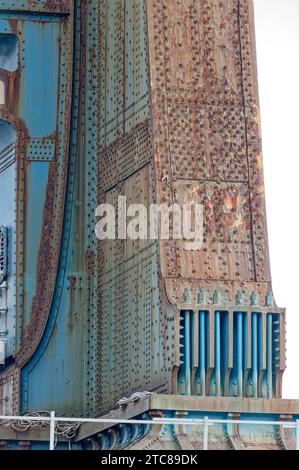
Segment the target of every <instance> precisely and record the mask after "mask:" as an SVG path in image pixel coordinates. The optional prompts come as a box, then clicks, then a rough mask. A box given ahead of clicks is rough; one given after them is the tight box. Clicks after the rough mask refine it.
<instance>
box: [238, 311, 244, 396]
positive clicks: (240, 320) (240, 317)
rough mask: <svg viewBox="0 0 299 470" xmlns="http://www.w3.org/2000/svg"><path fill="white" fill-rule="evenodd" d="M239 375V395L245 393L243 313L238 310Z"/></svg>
mask: <svg viewBox="0 0 299 470" xmlns="http://www.w3.org/2000/svg"><path fill="white" fill-rule="evenodd" d="M237 377H238V395H239V396H240V397H241V396H242V395H243V313H242V312H237Z"/></svg>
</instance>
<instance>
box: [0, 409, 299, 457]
mask: <svg viewBox="0 0 299 470" xmlns="http://www.w3.org/2000/svg"><path fill="white" fill-rule="evenodd" d="M19 420H21V421H23V420H26V421H28V422H31V421H32V422H33V423H34V422H36V421H38V422H44V423H49V425H50V433H49V449H50V450H54V449H55V429H56V424H58V423H70V424H71V423H80V424H83V423H92V424H96V423H98V424H111V425H117V424H143V425H151V426H153V425H157V424H161V425H166V424H168V425H186V426H203V450H208V448H209V445H208V443H209V427H210V426H214V425H217V424H248V425H250V424H251V425H257V426H258V425H264V426H267V425H269V426H281V427H282V428H288V429H295V430H296V450H299V419H297V420H295V421H289V422H286V421H266V420H260V421H258V420H245V419H244V420H243V419H242V420H238V419H216V418H209V417H208V416H205V417H204V418H200V419H197V418H196V419H185V418H184V419H180V418H153V419H151V420H146V419H113V418H61V417H56V414H55V412H54V411H51V413H50V416H26V415H25V416H0V422H1V421H19Z"/></svg>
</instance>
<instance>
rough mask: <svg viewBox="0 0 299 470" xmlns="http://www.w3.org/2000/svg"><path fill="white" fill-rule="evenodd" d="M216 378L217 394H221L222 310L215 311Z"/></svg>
mask: <svg viewBox="0 0 299 470" xmlns="http://www.w3.org/2000/svg"><path fill="white" fill-rule="evenodd" d="M215 379H216V395H217V396H221V350H220V312H215Z"/></svg>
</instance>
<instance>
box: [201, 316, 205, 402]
mask: <svg viewBox="0 0 299 470" xmlns="http://www.w3.org/2000/svg"><path fill="white" fill-rule="evenodd" d="M199 322H200V324H199V334H200V340H199V351H200V357H199V368H200V385H201V395H202V396H205V394H206V321H205V312H199Z"/></svg>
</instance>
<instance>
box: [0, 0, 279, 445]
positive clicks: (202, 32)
mask: <svg viewBox="0 0 299 470" xmlns="http://www.w3.org/2000/svg"><path fill="white" fill-rule="evenodd" d="M7 34H9V35H10V36H14V37H15V38H17V44H18V47H17V49H16V48H15V49H14V52H15V51H16V50H17V61H18V66H17V68H16V70H14V69H13V67H12V66H10V67H8V68H6V69H5V67H4V68H2V69H0V81H1V82H2V85H1V87H2V89H3V87H4V91H5V93H4V104H1V105H0V118H1V120H2V121H3V122H5V123H6V124H9V125H11V126H12V129H14V132H15V137H14V139H13V141H12V142H6V143H5V144H4V143H3V145H4V146H5V145H6V144H9V145H10V146H11V147H9V148H10V149H12V148H13V149H15V150H14V152H15V154H12V155H11V154H10V155H9V158H8V160H7V159H6V156H5V158H4V157H3V158H2V157H1V155H2V154H1V155H0V158H1V160H0V165H1V166H0V177H1V180H0V181H1V183H2V182H3V181H5V182H6V184H8V181H9V184H11V182H12V181H16V182H17V184H16V188H15V192H14V195H13V198H10V199H7V201H6V202H5V203H6V205H7V211H6V212H7V213H8V212H9V214H12V215H10V219H9V220H8V221H7V220H6V219H5V221H4V222H3V224H4V225H9V227H10V233H11V236H12V238H10V245H9V246H10V254H9V256H10V258H9V264H10V266H11V269H10V273H9V276H10V277H9V279H10V281H9V282H8V285H7V286H5V295H6V294H7V299H8V305H7V306H5V309H4V310H5V315H6V317H7V318H9V322H8V328H6V329H5V331H6V330H7V332H8V333H5V334H6V335H7V338H8V340H9V343H7V347H6V345H5V348H6V358H5V361H4V363H3V364H2V365H1V371H0V391H1V392H0V393H1V395H0V396H2V397H3V399H2V400H1V401H0V409H2V410H3V411H4V412H10V413H12V412H14V413H16V412H17V411H18V410H20V411H21V412H25V411H28V410H34V409H55V410H56V411H57V412H58V413H61V414H68V415H70V416H82V415H84V416H88V415H91V416H98V415H101V414H103V413H106V412H108V411H110V410H111V409H112V408H113V407H114V406H115V402H116V401H117V400H118V399H120V398H122V397H123V396H129V395H130V394H132V393H133V392H136V391H140V390H151V391H153V390H154V391H158V392H163V393H171V392H172V393H179V394H185V395H186V394H187V395H188V394H192V395H197V396H198V395H202V396H204V395H211V396H217V399H218V397H219V399H220V397H230V396H237V397H239V398H240V401H238V403H240V406H241V404H242V403H243V402H242V400H241V397H255V398H257V397H263V398H269V399H272V398H274V397H280V396H281V380H282V374H283V371H284V369H285V311H284V310H283V309H280V308H278V307H277V306H276V304H275V301H274V299H273V297H272V294H271V290H272V287H271V275H270V263H269V253H268V240H267V227H266V216H265V200H264V184H263V168H262V156H261V134H260V123H259V104H258V91H257V74H256V59H255V44H254V25H253V11H252V2H251V1H249V0H244V1H243V0H242V1H239V0H225V1H218V0H217V1H216V0H163V1H161V0H147V1H145V0H126V1H121V0H113V1H112V0H111V1H110V0H90V1H87V0H73V1H58V0H57V1H55V0H53V1H14V2H13V5H12V3H11V2H10V1H9V0H7V1H4V0H3V1H1V2H0V41H1V40H3V39H4V40H6V39H7V37H6V35H7ZM3 63H4V61H3ZM1 125H2V124H1ZM12 135H13V132H12ZM1 148H2V147H1ZM0 150H1V149H0ZM5 155H6V154H5ZM2 163H3V164H2ZM4 163H5V164H4ZM7 165H8V166H7ZM2 184H4V183H2ZM14 184H15V183H14ZM119 195H122V196H126V197H127V204H131V203H139V204H144V205H146V206H148V205H149V204H151V203H153V202H158V203H167V204H169V205H172V204H173V203H174V202H175V203H184V202H196V203H202V204H203V206H204V244H203V248H202V250H200V251H198V252H194V251H193V252H192V251H187V250H186V249H185V248H184V245H183V244H182V243H181V242H180V241H177V240H167V241H165V240H160V241H159V242H158V241H155V240H153V241H151V240H135V241H132V240H124V239H118V240H110V241H104V242H99V241H98V240H97V239H96V237H95V233H94V229H95V225H96V222H97V220H96V217H95V209H96V207H97V205H98V204H99V203H102V202H106V203H107V202H109V203H113V204H114V205H117V197H118V196H119ZM0 214H1V212H0ZM1 217H2V215H1ZM0 225H1V226H2V222H1V220H0ZM12 266H13V267H14V268H12ZM1 292H2V291H1ZM3 292H4V289H3ZM1 295H2V294H1ZM3 295H4V294H3ZM2 297H3V296H2ZM5 298H6V297H5ZM9 312H10V313H11V314H8V313H9ZM3 347H4V346H3ZM224 399H225V400H227V403H230V401H229V399H228V398H224ZM169 400H171V399H169ZM203 400H205V398H203ZM199 403H201V404H202V406H203V407H204V406H205V403H204V402H199ZM234 403H236V402H234ZM252 403H254V402H252ZM268 403H270V405H268ZM271 403H272V402H271V400H270V401H269V402H263V406H264V407H265V409H266V408H267V407H268V406H271ZM179 406H180V403H179V402H178V403H177V404H176V406H175V407H174V408H173V411H175V410H178V409H181V408H179ZM200 406H201V405H200ZM232 406H233V405H232ZM256 406H257V407H258V405H257V404H256ZM273 406H276V405H273ZM229 411H235V412H238V410H235V409H232V410H229V409H228V410H227V412H229ZM239 411H240V410H239ZM252 412H253V413H254V410H252ZM282 412H283V411H282ZM182 434H183V433H182V432H181V430H180V429H178V430H177V438H176V440H175V445H180V444H179V443H180V442H183V441H184V442H185V444H184V445H189V444H188V443H187V441H186V439H185V436H183V435H182ZM230 434H231V437H230V438H229V439H228V438H227V434H225V435H224V434H223V429H220V430H219V435H218V434H217V436H218V437H217V439H219V440H221V442H222V441H223V445H225V446H226V445H234V443H233V442H235V445H238V444H237V443H236V442H237V441H238V439H239V430H234V429H233V430H231V432H230ZM223 436H224V437H223ZM147 439H148V436H147ZM163 439H164V440H166V441H167V440H169V435H168V434H167V433H166V434H165V437H164V438H163ZM196 439H197V440H200V439H201V438H200V437H196ZM196 439H195V441H196ZM240 439H241V438H240ZM244 439H245V438H244ZM244 439H243V438H242V440H244ZM269 439H270V441H271V439H272V437H271V438H269ZM284 439H285V440H287V437H285V438H284ZM192 442H193V441H192ZM192 442H191V444H190V445H193V444H192ZM97 445H98V444H97Z"/></svg>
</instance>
